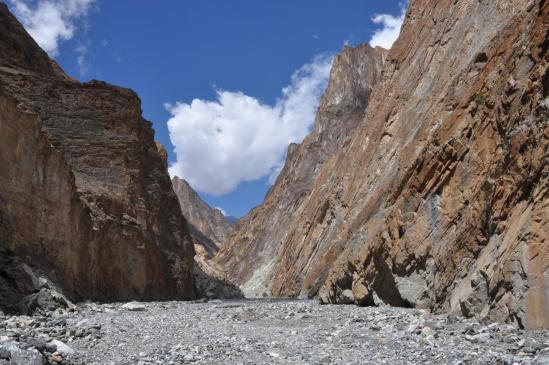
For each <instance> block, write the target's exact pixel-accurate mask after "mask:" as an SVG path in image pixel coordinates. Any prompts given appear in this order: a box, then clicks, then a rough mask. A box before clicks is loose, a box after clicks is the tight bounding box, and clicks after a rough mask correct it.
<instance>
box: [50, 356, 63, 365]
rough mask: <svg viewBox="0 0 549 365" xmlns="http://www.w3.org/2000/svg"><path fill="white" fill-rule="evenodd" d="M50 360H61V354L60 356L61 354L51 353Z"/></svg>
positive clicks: (58, 361)
mask: <svg viewBox="0 0 549 365" xmlns="http://www.w3.org/2000/svg"><path fill="white" fill-rule="evenodd" d="M50 361H53V362H57V363H60V362H63V356H61V355H52V356H50Z"/></svg>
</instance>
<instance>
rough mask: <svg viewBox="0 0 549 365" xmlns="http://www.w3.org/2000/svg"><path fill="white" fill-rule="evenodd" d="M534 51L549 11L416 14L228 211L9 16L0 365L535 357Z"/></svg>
mask: <svg viewBox="0 0 549 365" xmlns="http://www.w3.org/2000/svg"><path fill="white" fill-rule="evenodd" d="M548 50H549V2H547V1H545V0H490V1H485V0H410V1H409V4H408V9H407V11H406V15H405V17H404V23H403V26H402V29H401V32H400V36H399V37H398V39H397V40H396V42H395V43H394V45H393V47H392V48H391V49H390V50H386V49H383V48H381V47H371V46H369V45H366V44H361V45H357V46H356V47H351V46H345V47H344V48H343V50H342V51H341V53H339V54H338V55H337V56H336V57H335V58H334V61H333V65H332V68H331V72H330V78H329V82H328V85H327V87H326V90H325V91H324V93H323V95H322V97H321V98H320V101H319V106H318V110H317V114H316V119H315V122H314V125H313V127H312V130H311V131H310V133H309V134H308V135H307V137H306V138H305V139H304V140H303V141H302V142H301V143H292V144H290V145H289V146H288V149H287V153H286V160H285V164H284V166H283V168H282V170H281V171H280V173H279V175H278V177H277V178H276V181H275V182H274V184H273V185H272V186H271V187H270V189H269V191H268V193H267V195H266V197H265V199H264V201H263V203H262V204H260V205H259V206H257V207H255V208H254V209H252V210H251V211H250V212H249V213H248V214H247V215H245V216H244V217H242V218H240V219H238V220H235V219H233V218H232V217H227V216H225V215H224V213H223V212H222V211H221V210H219V209H217V208H212V207H210V206H208V204H207V203H206V202H205V201H203V200H202V198H201V195H200V194H199V193H197V192H196V191H195V190H194V189H193V188H192V187H191V185H190V184H189V183H188V182H187V181H186V180H185V178H184V177H178V176H170V174H169V173H168V167H169V166H168V165H169V162H168V151H167V150H166V148H165V147H164V146H163V145H162V144H161V143H159V142H158V141H155V131H154V129H153V128H152V124H151V122H149V121H147V120H146V119H145V118H144V117H143V116H142V110H141V100H140V99H139V97H138V96H137V94H136V93H135V92H133V91H132V90H130V89H125V88H122V87H118V86H113V85H110V84H107V83H105V82H102V81H97V80H92V81H89V82H85V83H82V82H79V81H77V80H75V79H73V78H71V77H70V76H68V75H67V74H66V73H65V72H64V71H63V70H62V69H61V68H60V66H59V65H58V64H57V63H56V62H55V61H54V60H53V59H51V58H50V57H49V56H48V54H47V53H46V52H45V51H43V50H42V49H41V48H40V47H39V46H38V44H37V43H36V42H35V40H33V38H32V37H31V36H30V35H29V34H28V33H27V31H26V30H25V29H24V27H23V26H22V25H21V24H20V23H19V21H18V20H17V19H16V17H15V16H14V15H12V14H11V13H10V10H9V8H8V6H6V5H5V4H4V3H0V149H1V150H2V153H1V154H0V167H1V170H2V173H1V175H0V365H4V364H59V363H61V364H96V363H97V364H104V363H113V364H126V363H127V364H164V363H172V364H179V363H195V362H196V363H234V364H237V363H300V364H301V363H311V364H312V363H315V364H316V363H338V364H339V363H341V364H356V363H404V362H406V361H408V362H409V363H414V364H415V363H433V364H435V363H436V364H440V363H448V364H468V363H478V364H483V363H494V364H496V363H497V364H514V363H520V364H547V363H548V362H549V332H548V330H549V52H548ZM170 171H171V170H170ZM65 346H66V347H65ZM372 349H373V350H372Z"/></svg>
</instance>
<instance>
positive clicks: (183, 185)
mask: <svg viewBox="0 0 549 365" xmlns="http://www.w3.org/2000/svg"><path fill="white" fill-rule="evenodd" d="M172 183H173V189H174V191H175V194H176V195H177V198H178V199H179V203H180V205H181V211H182V212H183V215H184V216H185V218H187V221H188V223H189V228H190V230H191V233H192V234H193V236H195V238H196V239H197V240H198V241H199V242H200V243H201V244H202V246H204V248H205V249H206V251H207V252H208V254H209V255H210V256H211V257H213V256H214V255H215V254H216V253H217V251H218V250H219V247H221V246H222V245H223V243H224V242H225V241H226V240H227V237H228V236H229V234H230V233H231V231H232V229H233V227H232V225H231V224H230V223H229V221H228V219H227V217H225V216H224V215H223V213H221V211H220V210H219V209H215V208H212V207H210V206H209V205H208V204H206V203H205V202H204V201H203V200H202V199H201V198H200V196H199V195H198V194H197V193H196V191H194V190H193V188H191V186H190V185H189V183H188V182H186V181H185V180H183V179H180V178H179V177H177V176H176V177H174V178H173V179H172Z"/></svg>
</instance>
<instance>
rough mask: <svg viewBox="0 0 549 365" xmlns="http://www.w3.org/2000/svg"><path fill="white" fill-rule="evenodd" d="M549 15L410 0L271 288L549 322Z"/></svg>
mask: <svg viewBox="0 0 549 365" xmlns="http://www.w3.org/2000/svg"><path fill="white" fill-rule="evenodd" d="M548 21H549V3H548V2H547V1H537V0H527V1H525V0H505V1H467V0H457V1H455V0H442V1H440V0H436V1H435V0H414V1H411V2H410V5H409V9H408V11H407V14H406V18H405V22H404V26H403V28H402V31H401V34H400V37H399V39H398V40H397V42H396V43H395V45H394V46H393V48H392V50H391V52H390V53H389V56H388V62H387V64H386V66H385V69H384V76H383V79H382V81H381V82H380V83H379V84H378V85H377V87H376V90H375V92H374V93H373V95H372V97H371V99H370V105H369V108H368V113H367V116H366V118H365V119H364V121H363V122H362V123H360V126H359V127H358V128H357V131H356V133H355V135H354V138H353V139H352V141H351V142H350V143H349V144H348V145H346V146H345V147H344V148H342V149H341V150H340V151H339V152H338V153H337V155H336V156H335V157H334V158H333V159H331V160H330V161H329V162H328V163H326V164H325V165H324V168H323V169H322V170H321V171H320V173H319V174H318V178H317V179H316V181H315V183H314V187H313V189H312V192H311V194H310V195H309V197H310V198H309V199H308V200H307V201H306V202H305V203H304V204H303V205H302V206H301V207H300V210H299V212H298V213H297V215H296V218H295V219H294V220H293V222H292V224H291V225H290V227H289V230H288V234H287V236H286V238H285V240H284V243H283V245H282V248H281V249H280V250H279V251H278V254H277V256H276V260H275V264H274V269H273V274H272V280H271V289H272V291H273V293H274V294H275V295H299V294H311V293H315V292H316V291H315V288H321V289H320V292H319V295H320V299H321V301H323V302H327V303H348V302H354V303H357V304H360V305H375V304H390V305H397V306H407V307H419V308H426V309H429V310H433V311H436V312H447V311H452V312H457V313H462V314H464V315H466V316H478V317H480V318H487V319H491V320H503V321H507V322H512V323H515V324H517V325H519V326H523V327H527V328H545V327H548V326H549V280H548V276H549V244H548V239H549V230H548V229H547V227H549V164H548V162H549V161H548V156H549V153H548V148H549V125H548V120H549V99H548V96H549V71H548V57H549V56H548V44H549V36H548V32H549V24H548ZM310 288H313V292H311V289H310Z"/></svg>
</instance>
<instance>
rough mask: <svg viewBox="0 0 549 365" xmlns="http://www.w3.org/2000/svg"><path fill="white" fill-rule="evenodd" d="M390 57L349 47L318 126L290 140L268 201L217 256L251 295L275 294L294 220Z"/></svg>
mask: <svg viewBox="0 0 549 365" xmlns="http://www.w3.org/2000/svg"><path fill="white" fill-rule="evenodd" d="M385 57H386V51H385V50H383V49H381V48H375V49H373V48H371V47H369V46H367V45H361V46H358V47H357V48H351V47H345V49H344V50H343V52H342V53H341V54H340V55H338V56H337V57H336V58H335V60H334V64H333V67H332V71H331V74H330V81H329V85H328V87H327V89H326V91H325V93H324V95H323V96H322V98H321V101H320V105H319V109H318V114H317V118H316V120H315V124H314V129H313V131H312V132H311V134H310V135H309V136H307V138H305V140H304V141H303V142H302V143H301V144H299V145H298V144H292V145H290V147H289V148H288V155H287V159H286V163H285V165H284V168H283V169H282V171H281V173H280V175H279V176H278V178H277V180H276V183H275V184H274V186H273V187H272V188H271V189H270V190H269V192H268V194H267V196H266V198H265V201H264V202H263V204H262V205H261V206H259V207H257V208H255V209H253V210H252V211H251V212H250V213H249V214H248V215H247V216H246V217H244V218H242V219H241V220H240V221H239V222H238V223H237V224H236V227H235V230H234V233H233V234H232V235H231V237H230V239H229V240H228V243H227V244H226V245H225V246H224V247H223V249H222V250H221V251H220V253H219V254H218V256H217V257H216V261H217V262H219V263H220V264H221V265H222V266H223V267H225V268H226V270H227V271H228V273H229V275H230V276H231V279H232V280H233V281H235V282H236V283H238V284H239V285H241V287H242V288H243V290H244V293H245V294H246V295H247V296H249V297H261V296H270V294H271V293H270V289H269V288H268V276H269V274H270V270H271V268H272V265H273V262H274V261H273V259H274V257H275V255H276V252H277V250H278V248H279V247H280V243H281V242H282V239H283V238H284V235H285V234H286V232H287V228H288V225H289V224H290V222H291V221H292V220H293V218H294V217H295V213H296V212H297V211H298V208H299V206H300V205H301V203H302V202H303V201H304V200H305V199H306V198H307V196H308V195H309V193H310V191H311V184H312V181H313V179H314V177H315V176H316V175H317V174H318V171H319V169H320V168H321V167H322V165H323V164H324V162H325V161H326V160H328V159H329V158H330V157H332V156H333V155H334V154H335V153H336V152H337V151H338V149H339V148H340V147H341V146H342V145H343V144H344V143H345V142H346V141H347V140H348V138H349V137H350V136H351V135H352V134H353V132H354V131H355V129H356V127H357V125H358V123H359V121H361V120H362V118H363V117H364V113H365V110H366V107H367V106H368V98H369V96H370V94H371V92H372V89H373V87H374V85H375V84H376V83H377V82H378V80H379V79H380V77H381V69H382V67H383V63H384V60H385Z"/></svg>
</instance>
